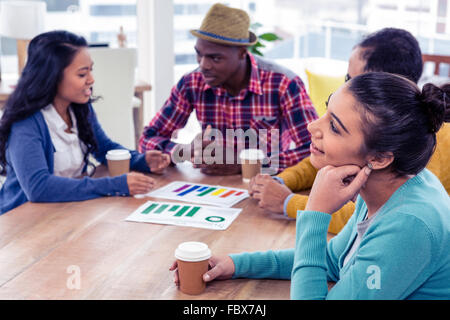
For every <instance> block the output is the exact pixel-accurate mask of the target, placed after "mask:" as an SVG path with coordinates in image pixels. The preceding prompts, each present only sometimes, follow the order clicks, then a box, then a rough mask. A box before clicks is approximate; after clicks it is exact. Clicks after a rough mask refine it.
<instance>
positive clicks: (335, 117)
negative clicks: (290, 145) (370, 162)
mask: <svg viewBox="0 0 450 320" xmlns="http://www.w3.org/2000/svg"><path fill="white" fill-rule="evenodd" d="M356 104H357V103H356V100H355V99H354V98H353V96H352V95H351V94H350V92H349V91H348V90H347V85H344V86H342V87H341V88H339V89H338V90H337V91H336V92H335V93H334V94H333V95H332V96H331V97H330V100H329V102H328V110H327V112H326V114H325V115H323V116H322V117H321V118H320V119H318V120H316V121H314V122H311V123H310V124H309V125H308V131H309V132H310V133H311V141H312V142H311V148H310V151H311V157H310V159H311V163H312V165H313V166H314V167H316V168H317V169H321V168H323V167H325V166H327V165H332V166H335V167H338V166H343V165H350V164H353V165H357V166H359V167H363V166H365V165H366V164H367V161H366V156H365V155H364V154H363V151H362V150H363V149H364V148H363V142H364V136H363V132H362V122H361V117H360V115H359V112H358V111H357V109H356V108H359V107H358V106H356Z"/></svg>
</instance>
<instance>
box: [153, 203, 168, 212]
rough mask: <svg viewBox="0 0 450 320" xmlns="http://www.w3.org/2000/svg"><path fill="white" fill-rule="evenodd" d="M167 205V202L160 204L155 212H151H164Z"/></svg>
mask: <svg viewBox="0 0 450 320" xmlns="http://www.w3.org/2000/svg"><path fill="white" fill-rule="evenodd" d="M168 207H169V205H168V204H163V205H161V206H160V207H159V208H158V210H156V211H155V212H153V213H154V214H160V213H162V212H164V210H166V209H167V208H168Z"/></svg>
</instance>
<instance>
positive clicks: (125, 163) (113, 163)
mask: <svg viewBox="0 0 450 320" xmlns="http://www.w3.org/2000/svg"><path fill="white" fill-rule="evenodd" d="M130 159H131V153H130V151H128V150H125V149H114V150H109V151H108V152H107V153H106V160H108V171H109V175H110V176H111V177H115V176H120V175H122V174H126V173H128V172H130Z"/></svg>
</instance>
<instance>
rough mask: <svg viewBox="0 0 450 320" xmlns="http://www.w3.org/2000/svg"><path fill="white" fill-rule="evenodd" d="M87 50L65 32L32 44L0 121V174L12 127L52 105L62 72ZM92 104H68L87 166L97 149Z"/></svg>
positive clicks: (44, 35)
mask: <svg viewBox="0 0 450 320" xmlns="http://www.w3.org/2000/svg"><path fill="white" fill-rule="evenodd" d="M86 47H87V41H86V39H84V38H83V37H81V36H77V35H75V34H73V33H70V32H67V31H51V32H46V33H42V34H40V35H38V36H36V37H35V38H33V39H32V40H31V42H30V44H29V46H28V61H27V64H26V65H25V68H24V69H23V72H22V75H21V77H20V79H19V82H18V84H17V87H16V89H15V90H14V92H13V93H12V94H11V96H10V97H9V99H8V101H7V102H6V106H5V109H4V113H3V117H2V118H1V121H0V166H1V167H3V169H2V171H1V173H5V172H6V165H7V163H6V148H7V142H8V138H9V135H10V133H11V127H12V125H13V124H14V123H15V122H18V121H20V120H23V119H26V118H28V117H30V116H31V115H33V114H34V113H36V112H38V111H39V110H41V109H42V108H45V107H46V106H48V105H49V104H51V103H53V100H54V98H55V96H56V94H57V92H58V85H59V83H60V82H61V81H62V79H63V74H64V69H65V68H66V67H67V66H69V65H70V64H71V63H72V61H73V59H74V57H75V55H76V54H77V53H78V51H79V50H80V49H81V48H86ZM91 102H92V100H90V101H89V102H88V103H86V104H75V103H72V104H71V106H72V111H73V113H74V114H75V117H76V120H77V129H78V136H79V138H80V140H81V141H82V142H83V143H84V144H85V145H86V147H87V150H86V151H85V155H84V161H85V163H86V165H87V164H88V163H89V162H88V156H89V154H90V153H91V152H93V151H94V150H96V148H97V142H96V140H95V137H94V134H93V131H92V128H91V126H90V124H89V122H88V116H89V104H90V103H91Z"/></svg>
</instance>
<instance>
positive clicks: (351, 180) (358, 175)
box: [305, 165, 371, 214]
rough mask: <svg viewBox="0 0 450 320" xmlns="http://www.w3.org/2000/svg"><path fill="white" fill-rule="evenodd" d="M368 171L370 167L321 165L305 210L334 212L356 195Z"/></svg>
mask: <svg viewBox="0 0 450 320" xmlns="http://www.w3.org/2000/svg"><path fill="white" fill-rule="evenodd" d="M370 172H371V169H370V168H368V167H363V168H360V167H358V166H356V165H346V166H341V167H333V166H326V167H323V168H322V169H320V170H319V172H318V173H317V176H316V179H315V180H314V184H313V186H312V189H311V193H310V194H309V198H308V203H307V205H306V208H305V210H307V211H320V212H324V213H328V214H332V213H334V212H336V211H337V210H339V209H340V208H341V207H342V206H343V205H344V204H346V203H347V202H348V201H349V200H352V199H354V198H355V197H356V196H357V195H358V193H359V191H360V190H361V188H362V187H363V185H364V184H365V183H366V181H367V179H368V178H369V175H370Z"/></svg>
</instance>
